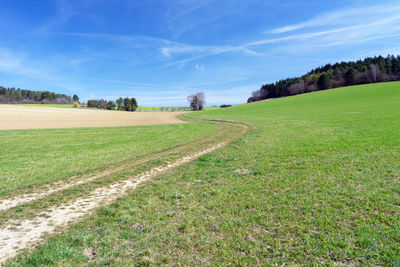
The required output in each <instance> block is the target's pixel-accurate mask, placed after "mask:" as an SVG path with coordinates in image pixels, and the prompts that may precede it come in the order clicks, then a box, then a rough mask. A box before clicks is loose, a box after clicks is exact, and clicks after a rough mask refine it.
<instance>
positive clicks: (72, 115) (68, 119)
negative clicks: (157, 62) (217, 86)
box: [0, 105, 184, 130]
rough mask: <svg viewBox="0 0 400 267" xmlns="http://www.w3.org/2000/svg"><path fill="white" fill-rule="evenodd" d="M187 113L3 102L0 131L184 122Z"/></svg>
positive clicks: (0, 106) (0, 111) (0, 109)
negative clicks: (54, 106)
mask: <svg viewBox="0 0 400 267" xmlns="http://www.w3.org/2000/svg"><path fill="white" fill-rule="evenodd" d="M182 113H184V112H160V111H158V112H125V111H109V110H95V109H63V108H52V107H49V108H39V107H35V106H19V105H0V130H6V129H39V128H76V127H107V126H133V125H154V124H170V123H183V122H184V121H182V120H179V119H177V118H176V116H177V115H180V114H182Z"/></svg>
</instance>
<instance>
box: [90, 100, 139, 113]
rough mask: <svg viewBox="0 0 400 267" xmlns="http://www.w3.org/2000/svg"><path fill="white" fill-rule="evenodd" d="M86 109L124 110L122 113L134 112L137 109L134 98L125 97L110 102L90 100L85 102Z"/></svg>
mask: <svg viewBox="0 0 400 267" xmlns="http://www.w3.org/2000/svg"><path fill="white" fill-rule="evenodd" d="M87 107H88V108H98V109H108V110H114V109H117V110H124V111H135V110H136V109H137V108H138V104H137V101H136V98H134V97H132V98H129V97H125V98H122V97H120V98H118V99H117V100H116V101H112V100H108V101H107V100H104V99H100V100H95V99H91V100H88V102H87Z"/></svg>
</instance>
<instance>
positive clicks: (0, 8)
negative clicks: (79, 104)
mask: <svg viewBox="0 0 400 267" xmlns="http://www.w3.org/2000/svg"><path fill="white" fill-rule="evenodd" d="M0 33H1V34H0V85H2V86H6V87H16V88H23V89H31V90H48V91H55V92H59V93H66V94H69V95H73V94H77V95H78V96H79V97H80V99H81V100H83V101H86V100H88V99H100V98H104V99H107V100H115V99H116V98H118V97H120V96H123V97H125V96H129V97H136V99H137V100H138V103H139V105H141V106H182V105H187V101H186V97H187V96H188V95H190V94H193V93H196V92H200V91H201V92H204V93H205V95H206V99H207V105H220V104H239V103H245V102H246V101H247V98H248V97H249V96H250V95H251V92H252V91H254V90H257V89H259V88H260V86H261V85H263V84H266V83H270V82H275V81H276V80H279V79H284V78H288V77H296V76H300V75H302V74H305V73H306V72H308V71H310V70H311V69H313V68H316V67H318V66H321V65H324V64H327V63H335V62H340V61H347V60H357V59H363V58H365V57H368V56H375V55H384V56H386V55H387V54H400V0H392V1H385V0H380V1H361V0H330V1H328V0H327V1H325V0H302V1H299V0H282V1H278V0H0Z"/></svg>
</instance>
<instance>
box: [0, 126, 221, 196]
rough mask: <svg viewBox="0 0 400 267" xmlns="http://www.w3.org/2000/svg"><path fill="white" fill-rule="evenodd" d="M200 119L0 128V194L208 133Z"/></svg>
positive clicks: (187, 140)
mask: <svg viewBox="0 0 400 267" xmlns="http://www.w3.org/2000/svg"><path fill="white" fill-rule="evenodd" d="M215 130H216V127H215V125H211V124H206V123H190V124H173V125H157V126H134V127H106V128H86V129H83V128H81V129H45V130H6V131H0V147H1V151H2V153H1V154H0V173H1V176H0V196H1V195H3V194H10V193H12V192H14V191H15V190H20V189H23V188H31V187H34V186H38V185H42V184H44V183H49V182H54V181H58V180H61V179H63V178H66V177H70V176H72V175H78V174H82V173H86V172H91V171H93V170H94V169H99V168H103V167H107V166H109V165H112V164H117V163H119V162H122V161H126V160H132V159H135V158H140V157H142V156H144V155H146V154H149V153H153V152H156V151H162V150H165V149H167V148H171V147H174V146H176V145H179V144H182V143H186V142H190V141H193V140H195V139H198V138H200V137H203V136H206V135H209V134H211V133H213V132H214V131H215Z"/></svg>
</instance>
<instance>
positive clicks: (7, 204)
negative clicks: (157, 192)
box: [0, 129, 225, 212]
mask: <svg viewBox="0 0 400 267" xmlns="http://www.w3.org/2000/svg"><path fill="white" fill-rule="evenodd" d="M224 133H225V131H224V129H222V130H220V131H217V132H216V133H214V134H212V135H210V136H207V137H203V138H200V139H198V140H195V141H192V142H191V143H187V144H184V145H181V146H178V147H176V148H172V149H170V150H167V151H163V152H158V153H157V152H156V153H153V154H150V155H148V156H145V157H144V158H140V159H133V160H130V161H128V162H125V163H122V164H119V165H118V166H110V167H109V168H107V169H105V170H101V171H97V172H95V173H94V174H93V173H92V174H86V175H82V176H80V177H78V176H73V177H70V178H69V179H68V181H57V182H53V183H50V184H47V185H44V186H39V187H38V188H35V189H34V190H35V192H32V193H23V194H21V195H18V196H13V197H6V198H5V197H3V198H0V212H1V211H5V210H9V209H11V208H14V207H17V206H19V205H22V204H25V203H28V202H32V201H36V200H39V199H42V198H44V197H46V196H49V195H51V194H54V193H57V192H61V191H63V190H65V189H68V188H72V187H76V186H79V185H82V184H85V183H89V182H92V181H95V180H97V179H100V178H103V177H105V176H108V175H110V174H114V173H119V172H122V171H124V170H127V169H130V168H133V167H135V166H137V165H139V164H142V163H145V162H147V161H150V160H153V159H156V158H160V157H163V156H167V155H169V154H172V153H179V152H180V151H182V150H184V149H185V148H186V147H188V146H193V144H196V143H203V142H205V141H206V140H207V139H210V138H216V137H218V136H220V135H223V134H224ZM77 178H78V179H77Z"/></svg>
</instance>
